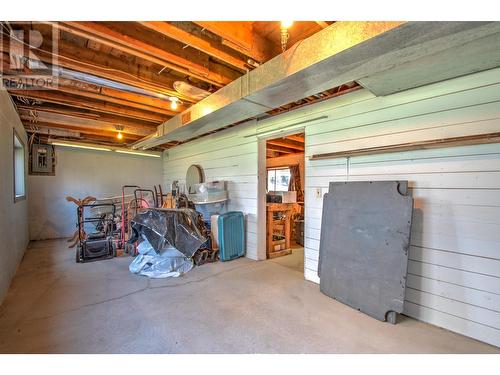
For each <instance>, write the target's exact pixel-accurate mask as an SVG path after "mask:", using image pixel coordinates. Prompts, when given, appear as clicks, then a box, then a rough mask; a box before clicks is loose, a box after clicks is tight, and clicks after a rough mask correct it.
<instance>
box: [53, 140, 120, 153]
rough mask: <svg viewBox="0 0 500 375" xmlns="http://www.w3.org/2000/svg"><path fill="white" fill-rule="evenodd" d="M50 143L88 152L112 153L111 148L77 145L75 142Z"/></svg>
mask: <svg viewBox="0 0 500 375" xmlns="http://www.w3.org/2000/svg"><path fill="white" fill-rule="evenodd" d="M49 143H50V144H51V145H53V146H63V147H74V148H84V149H88V150H97V151H111V150H110V149H109V148H105V147H98V146H93V145H87V144H84V143H75V142H66V141H57V142H55V141H52V142H49Z"/></svg>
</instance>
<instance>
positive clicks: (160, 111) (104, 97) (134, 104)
mask: <svg viewBox="0 0 500 375" xmlns="http://www.w3.org/2000/svg"><path fill="white" fill-rule="evenodd" d="M57 90H58V91H60V92H64V93H68V94H72V95H77V96H82V97H85V98H91V99H97V100H102V101H104V102H109V103H114V104H119V105H121V106H124V107H131V108H137V109H141V110H143V111H148V112H153V113H158V114H162V115H165V117H166V118H169V117H172V116H174V115H176V112H174V111H172V110H169V109H165V108H167V106H169V105H170V104H167V103H165V104H164V107H163V108H159V107H151V106H149V105H145V104H142V103H138V102H136V101H132V100H125V99H121V98H119V97H117V96H122V97H129V98H130V99H132V98H135V97H137V96H138V95H133V94H131V95H126V94H125V93H124V94H119V93H118V90H109V89H106V90H103V91H105V92H107V93H110V94H112V95H114V96H108V95H102V94H100V93H94V92H91V91H84V90H77V89H73V88H71V87H68V86H65V85H59V86H58V88H57ZM137 100H141V99H140V98H138V99H137ZM167 116H168V117H167Z"/></svg>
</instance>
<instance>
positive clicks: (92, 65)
mask: <svg viewBox="0 0 500 375" xmlns="http://www.w3.org/2000/svg"><path fill="white" fill-rule="evenodd" d="M2 27H3V28H4V29H6V30H7V31H9V33H10V30H9V29H8V28H7V27H6V26H5V24H3V23H2ZM10 37H11V38H12V39H14V40H16V41H18V42H19V43H22V44H23V45H25V46H27V47H29V48H32V49H36V50H38V51H41V52H43V53H47V54H49V55H51V56H56V57H58V58H62V59H64V60H69V61H73V62H75V63H77V64H81V65H86V66H89V67H91V68H94V69H101V70H106V71H111V72H116V73H121V74H125V75H127V76H129V77H132V78H133V79H135V80H138V81H141V82H143V83H146V84H149V85H154V83H152V82H151V81H147V80H145V79H143V78H141V77H139V76H135V75H133V74H131V73H128V72H125V71H123V70H118V69H114V68H107V67H104V66H100V65H95V64H92V63H87V62H85V61H81V60H76V59H73V58H71V57H67V56H62V55H58V54H55V53H53V52H51V51H46V50H43V49H41V48H38V47H34V46H32V45H31V44H29V43H26V42H25V41H23V40H20V39H18V38H17V37H16V36H14V35H10ZM156 90H157V92H158V93H160V94H165V93H167V90H165V91H164V92H162V91H161V90H162V89H156ZM170 91H172V92H175V90H174V89H172V90H170Z"/></svg>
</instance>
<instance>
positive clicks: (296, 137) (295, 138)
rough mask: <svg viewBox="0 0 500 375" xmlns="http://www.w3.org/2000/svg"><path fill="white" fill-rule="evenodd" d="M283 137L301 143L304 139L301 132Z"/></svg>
mask: <svg viewBox="0 0 500 375" xmlns="http://www.w3.org/2000/svg"><path fill="white" fill-rule="evenodd" d="M285 139H289V140H291V141H296V142H300V143H302V144H304V142H305V139H304V135H303V134H300V135H297V134H293V135H287V136H286V137H285Z"/></svg>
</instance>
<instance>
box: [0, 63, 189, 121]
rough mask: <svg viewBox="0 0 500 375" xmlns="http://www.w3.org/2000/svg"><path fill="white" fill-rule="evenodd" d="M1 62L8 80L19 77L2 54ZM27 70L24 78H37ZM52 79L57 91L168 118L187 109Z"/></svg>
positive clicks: (67, 79) (88, 85)
mask: <svg viewBox="0 0 500 375" xmlns="http://www.w3.org/2000/svg"><path fill="white" fill-rule="evenodd" d="M0 62H1V63H2V64H3V73H6V74H8V75H7V76H6V78H9V76H13V77H17V76H18V75H19V72H16V71H14V70H11V69H10V67H9V62H8V61H7V60H6V56H5V55H4V54H0ZM25 70H26V71H25V72H23V74H22V76H23V77H29V76H30V75H33V76H37V75H36V73H34V72H32V71H30V70H28V69H25ZM89 78H90V77H89ZM95 78H96V77H95ZM51 79H52V81H53V82H57V91H62V92H67V93H69V94H74V95H79V96H84V97H88V98H93V99H98V100H103V101H106V102H111V103H115V104H121V105H124V106H128V107H133V108H137V109H142V110H145V111H151V112H154V113H161V114H164V115H167V116H175V115H176V114H177V113H180V112H181V111H183V110H185V109H186V108H187V107H186V106H185V105H182V104H179V105H178V108H177V109H176V110H175V111H174V110H172V109H170V101H169V100H167V99H160V98H156V97H150V96H146V95H140V94H136V93H132V92H127V91H121V90H118V89H114V88H109V87H105V86H101V85H97V84H92V83H87V82H83V81H77V80H75V79H69V78H64V77H54V76H53V77H51Z"/></svg>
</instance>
